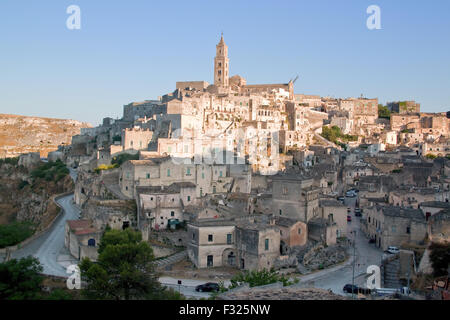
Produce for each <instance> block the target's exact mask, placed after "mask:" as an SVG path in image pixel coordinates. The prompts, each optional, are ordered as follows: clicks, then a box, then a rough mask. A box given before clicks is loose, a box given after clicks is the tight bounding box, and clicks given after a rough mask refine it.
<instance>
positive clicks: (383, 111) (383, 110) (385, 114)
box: [378, 104, 391, 119]
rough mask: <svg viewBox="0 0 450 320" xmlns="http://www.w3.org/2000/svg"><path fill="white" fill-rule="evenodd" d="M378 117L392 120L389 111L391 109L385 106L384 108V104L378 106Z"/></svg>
mask: <svg viewBox="0 0 450 320" xmlns="http://www.w3.org/2000/svg"><path fill="white" fill-rule="evenodd" d="M378 117H379V118H385V119H390V118H391V111H389V109H388V108H387V107H385V106H383V105H382V104H379V105H378Z"/></svg>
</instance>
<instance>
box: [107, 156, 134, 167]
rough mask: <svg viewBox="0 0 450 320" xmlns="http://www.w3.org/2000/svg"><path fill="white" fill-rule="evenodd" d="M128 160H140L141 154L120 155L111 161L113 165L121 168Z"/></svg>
mask: <svg viewBox="0 0 450 320" xmlns="http://www.w3.org/2000/svg"><path fill="white" fill-rule="evenodd" d="M128 160H139V154H137V153H136V154H129V153H122V154H119V155H118V156H116V157H114V158H113V159H112V160H111V164H116V165H117V167H120V166H121V165H122V164H123V163H124V162H127V161H128Z"/></svg>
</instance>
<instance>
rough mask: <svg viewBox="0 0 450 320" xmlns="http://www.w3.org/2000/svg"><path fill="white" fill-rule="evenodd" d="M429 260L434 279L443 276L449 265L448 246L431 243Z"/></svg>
mask: <svg viewBox="0 0 450 320" xmlns="http://www.w3.org/2000/svg"><path fill="white" fill-rule="evenodd" d="M430 250H431V253H430V260H431V264H432V266H433V274H434V276H435V277H440V276H445V275H447V274H448V273H447V272H448V271H447V270H448V267H449V263H450V244H440V243H432V244H431V245H430Z"/></svg>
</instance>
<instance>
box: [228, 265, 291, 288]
mask: <svg viewBox="0 0 450 320" xmlns="http://www.w3.org/2000/svg"><path fill="white" fill-rule="evenodd" d="M275 282H282V283H283V286H288V285H291V284H294V283H296V282H298V281H297V280H296V281H290V280H289V278H288V277H286V276H283V275H279V274H278V273H277V272H276V271H275V270H273V269H272V270H267V269H263V270H261V271H257V270H252V271H245V272H242V273H239V274H237V275H235V276H234V277H233V278H232V279H231V286H230V287H229V289H234V288H236V287H239V285H240V284H241V283H248V284H249V286H250V287H258V286H264V285H266V284H271V283H275Z"/></svg>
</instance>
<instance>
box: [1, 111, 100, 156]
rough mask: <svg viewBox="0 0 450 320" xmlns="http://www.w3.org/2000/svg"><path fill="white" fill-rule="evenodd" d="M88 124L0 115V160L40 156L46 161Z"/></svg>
mask: <svg viewBox="0 0 450 320" xmlns="http://www.w3.org/2000/svg"><path fill="white" fill-rule="evenodd" d="M90 127H92V126H91V125H90V124H89V123H85V122H80V121H75V120H65V119H52V118H39V117H27V116H18V115H11V114H0V158H5V157H7V158H9V157H16V156H18V155H20V154H22V153H29V152H40V153H41V157H47V154H48V153H49V152H51V151H55V150H57V149H58V145H62V144H70V143H71V139H72V136H74V135H77V134H79V133H80V130H81V128H90Z"/></svg>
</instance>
